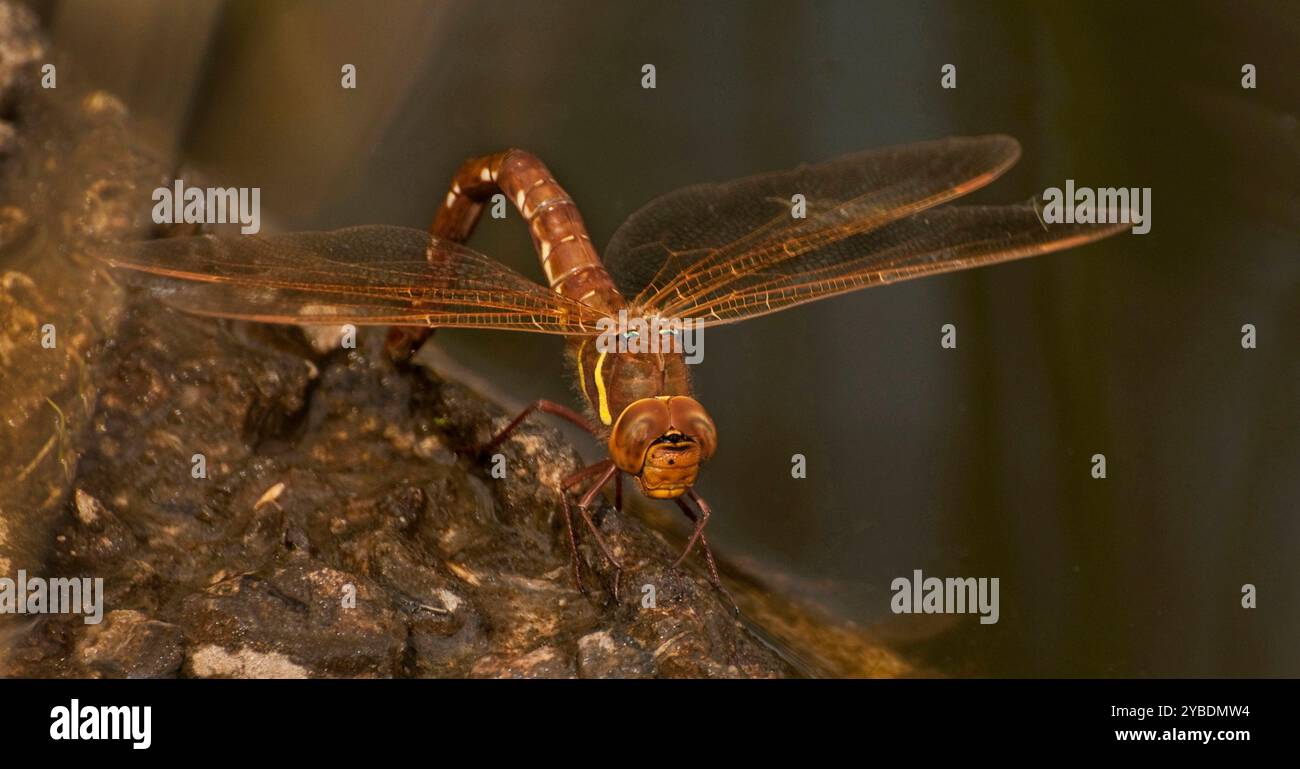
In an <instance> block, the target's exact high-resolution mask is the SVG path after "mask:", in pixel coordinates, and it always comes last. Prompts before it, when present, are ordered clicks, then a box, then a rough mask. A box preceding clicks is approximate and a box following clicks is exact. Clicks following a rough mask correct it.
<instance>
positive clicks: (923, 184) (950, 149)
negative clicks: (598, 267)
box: [605, 135, 1020, 306]
mask: <svg viewBox="0 0 1300 769" xmlns="http://www.w3.org/2000/svg"><path fill="white" fill-rule="evenodd" d="M1019 156H1020V145H1019V144H1018V143H1017V142H1016V140H1015V139H1013V138H1011V137H1009V136H996V135H995V136H980V137H973V138H949V139H942V140H939V141H931V142H923V143H919V144H909V145H904V146H900V147H889V148H885V149H876V150H869V151H866V152H860V153H856V154H853V155H847V156H844V157H840V158H836V159H834V160H830V161H827V162H824V163H819V164H816V165H805V166H800V167H799V168H795V169H793V170H790V171H782V172H778V173H773V174H764V175H761V176H754V177H750V178H746V179H740V180H737V181H733V182H728V183H725V184H701V185H696V186H692V187H686V188H684V189H681V190H677V191H676V192H672V193H669V194H667V195H664V196H663V197H660V198H658V199H656V200H654V201H652V202H651V203H649V204H648V205H646V206H645V207H643V208H642V209H640V210H639V211H637V212H636V213H635V214H633V215H632V216H631V217H630V218H629V219H628V220H627V221H626V222H625V223H624V224H623V225H622V226H621V227H620V228H619V229H618V231H616V232H615V233H614V237H613V238H612V239H611V240H610V243H609V246H608V247H607V248H606V249H605V263H606V266H607V267H608V268H609V270H610V273H611V274H612V275H613V276H614V279H615V281H616V282H617V283H618V287H619V289H620V291H622V292H623V295H624V296H628V297H636V299H634V301H633V304H635V305H643V306H644V305H655V304H662V303H663V302H664V300H665V297H666V295H668V294H673V293H680V294H686V293H690V292H692V291H695V290H698V289H699V287H700V285H701V283H702V282H706V281H709V280H711V279H713V278H716V277H718V276H720V275H723V274H727V273H730V272H732V271H733V270H744V269H745V267H746V259H747V257H748V256H752V255H753V254H755V253H761V252H763V251H764V249H769V250H770V249H773V248H775V249H782V248H784V249H786V250H796V249H798V248H806V247H809V244H810V243H815V242H817V241H818V239H819V238H820V239H824V238H826V237H828V236H838V237H847V236H848V235H850V234H853V233H861V232H867V231H870V230H872V229H875V228H877V227H881V226H883V225H885V224H888V223H889V222H891V221H895V220H897V219H900V218H904V217H906V216H910V215H912V214H914V213H917V212H918V211H922V210H925V209H927V208H930V207H932V206H935V205H938V204H941V203H944V202H947V201H950V200H952V199H954V198H957V197H959V196H961V195H965V194H967V193H969V192H971V191H972V190H975V189H977V188H979V187H982V186H984V185H985V184H988V183H989V182H991V181H992V180H993V179H995V178H997V177H998V176H999V175H1000V174H1002V172H1004V171H1005V170H1006V169H1008V168H1010V167H1011V166H1012V165H1013V164H1014V163H1015V162H1016V160H1017V159H1018V158H1019ZM795 195H802V196H803V200H804V202H805V204H806V217H805V218H796V217H795V216H794V215H793V213H794V196H795ZM692 276H693V278H692Z"/></svg>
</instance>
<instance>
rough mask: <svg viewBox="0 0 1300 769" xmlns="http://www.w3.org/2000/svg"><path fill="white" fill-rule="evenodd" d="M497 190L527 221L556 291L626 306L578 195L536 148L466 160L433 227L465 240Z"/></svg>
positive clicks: (606, 306)
mask: <svg viewBox="0 0 1300 769" xmlns="http://www.w3.org/2000/svg"><path fill="white" fill-rule="evenodd" d="M498 191H499V192H501V193H503V194H504V195H505V196H506V197H507V198H509V199H510V201H511V202H512V203H513V204H514V206H515V208H516V209H518V210H519V213H520V214H521V215H522V216H523V217H524V221H525V222H526V223H527V224H528V234H529V235H530V236H531V237H532V239H533V247H534V248H536V249H537V256H538V258H539V259H540V260H541V264H542V271H543V272H544V273H545V274H546V279H547V282H548V284H549V285H550V287H551V288H552V289H553V290H554V291H556V292H557V293H559V294H562V295H563V296H566V297H568V298H570V299H576V300H578V301H580V302H583V303H584V304H588V305H591V306H592V307H596V308H598V309H601V310H605V311H606V312H616V311H617V310H618V309H619V308H620V307H623V306H624V304H625V303H624V301H623V297H622V296H621V295H620V294H619V293H618V290H617V289H616V288H615V287H614V281H613V280H612V279H611V278H610V276H609V273H608V272H606V271H605V267H604V265H603V264H602V263H601V261H600V257H599V256H598V255H597V254H596V249H595V248H594V247H593V246H592V243H591V237H590V236H588V234H587V226H586V224H585V223H584V222H583V221H582V215H581V214H580V213H579V212H578V207H577V205H576V204H575V203H574V202H573V198H571V197H569V193H567V192H565V191H564V188H563V187H561V186H560V184H559V182H557V181H555V177H554V176H552V175H551V172H550V169H548V168H547V167H546V165H545V164H543V163H542V161H541V160H539V159H538V158H537V156H536V155H534V154H532V153H531V152H526V151H524V150H519V149H510V150H506V151H505V152H498V153H496V154H494V155H484V156H482V157H477V158H471V159H470V160H468V161H466V162H465V164H464V165H463V166H461V169H460V171H459V172H458V173H457V174H456V178H455V180H454V181H453V182H452V187H451V192H449V193H448V194H447V199H446V201H445V203H444V205H443V207H442V208H441V209H440V210H439V212H438V217H437V219H436V220H435V222H434V232H435V233H446V234H448V235H450V236H452V237H455V236H457V235H459V236H460V237H461V239H463V237H464V236H467V235H468V230H469V229H471V228H472V227H473V222H474V221H476V220H477V218H478V215H479V213H480V212H481V210H482V206H483V205H484V203H485V202H486V201H488V200H489V199H490V198H491V197H492V195H494V194H496V193H497V192H498ZM466 223H467V224H466ZM461 230H464V231H463V232H462V231H461Z"/></svg>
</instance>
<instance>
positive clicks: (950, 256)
mask: <svg viewBox="0 0 1300 769" xmlns="http://www.w3.org/2000/svg"><path fill="white" fill-rule="evenodd" d="M1129 226H1130V225H1128V224H1046V223H1044V222H1043V221H1042V219H1041V217H1040V215H1039V210H1038V208H1037V207H1036V206H1035V205H1034V204H1032V203H1027V204H1023V205H1013V206H941V207H938V208H932V209H930V210H928V211H924V212H921V213H919V214H915V215H913V216H910V217H908V218H906V219H902V220H899V221H896V222H893V223H891V224H888V225H885V226H884V227H880V228H878V229H875V230H872V231H870V232H866V233H862V234H859V235H854V236H850V237H847V238H842V239H839V240H834V241H831V242H828V243H825V244H823V245H821V246H818V247H815V248H811V249H809V250H807V251H804V252H802V253H800V254H799V255H798V256H795V257H791V258H781V255H780V254H779V253H774V254H769V257H768V259H767V263H766V264H764V265H763V266H761V267H760V268H756V269H752V270H749V271H746V272H744V273H742V274H737V275H734V276H732V277H731V279H729V280H719V281H715V282H714V283H713V284H712V285H710V286H708V287H706V288H703V289H701V290H698V291H696V292H694V293H688V294H684V295H682V296H680V297H673V298H671V299H670V300H669V301H666V302H665V303H664V304H663V305H661V306H656V307H654V308H653V309H654V310H655V311H657V312H659V313H661V314H663V315H665V316H669V317H680V318H693V319H697V320H698V321H700V322H701V323H703V324H704V325H716V324H720V323H734V322H736V321H740V320H744V319H746V318H752V317H757V316H759V315H766V314H768V313H772V312H777V311H778V310H782V309H786V308H788V307H793V306H795V305H799V304H804V303H805V302H812V301H815V300H817V299H823V298H825V297H828V296H834V295H836V294H843V293H847V292H849V291H856V290H858V289H862V288H867V287H869V286H875V285H882V284H886V283H895V282H898V281H901V280H910V279H912V278H919V277H922V276H925V275H934V274H938V273H941V272H952V271H955V270H965V269H969V268H972V267H980V266H983V265H988V264H996V263H998V262H1006V261H1010V260H1012V259H1020V258H1024V257H1028V256H1036V255H1038V254H1045V253H1049V252H1051V251H1058V250H1060V249H1064V248H1070V247H1072V246H1077V245H1081V244H1083V243H1088V242H1091V241H1094V240H1098V239H1100V238H1104V237H1107V236H1110V235H1114V234H1116V233H1118V232H1121V231H1123V230H1125V229H1127V228H1128V227H1129Z"/></svg>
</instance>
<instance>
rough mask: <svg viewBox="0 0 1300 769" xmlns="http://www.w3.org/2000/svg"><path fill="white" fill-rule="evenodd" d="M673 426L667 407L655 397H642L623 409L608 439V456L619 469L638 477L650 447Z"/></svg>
mask: <svg viewBox="0 0 1300 769" xmlns="http://www.w3.org/2000/svg"><path fill="white" fill-rule="evenodd" d="M671 425H672V419H671V417H670V416H669V413H668V404H666V403H664V402H663V401H661V400H659V399H658V398H642V399H641V400H639V401H635V402H633V403H632V405H630V406H628V407H627V408H625V409H623V413H622V414H619V415H618V419H617V420H615V422H614V429H613V431H612V432H611V433H610V436H609V455H610V457H611V458H612V459H613V460H614V464H616V465H618V469H620V470H622V471H623V472H625V473H631V474H632V475H640V474H641V468H642V467H644V466H645V455H646V452H647V451H649V450H650V444H652V443H654V441H655V439H656V438H658V437H659V436H661V435H663V434H664V433H666V432H668V428H669V427H670V426H671Z"/></svg>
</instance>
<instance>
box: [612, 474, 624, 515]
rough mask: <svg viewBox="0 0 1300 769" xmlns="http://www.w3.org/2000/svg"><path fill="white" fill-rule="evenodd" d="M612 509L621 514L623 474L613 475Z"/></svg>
mask: <svg viewBox="0 0 1300 769" xmlns="http://www.w3.org/2000/svg"><path fill="white" fill-rule="evenodd" d="M614 509H615V510H617V511H619V512H620V513H621V512H623V473H621V472H619V473H614Z"/></svg>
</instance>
